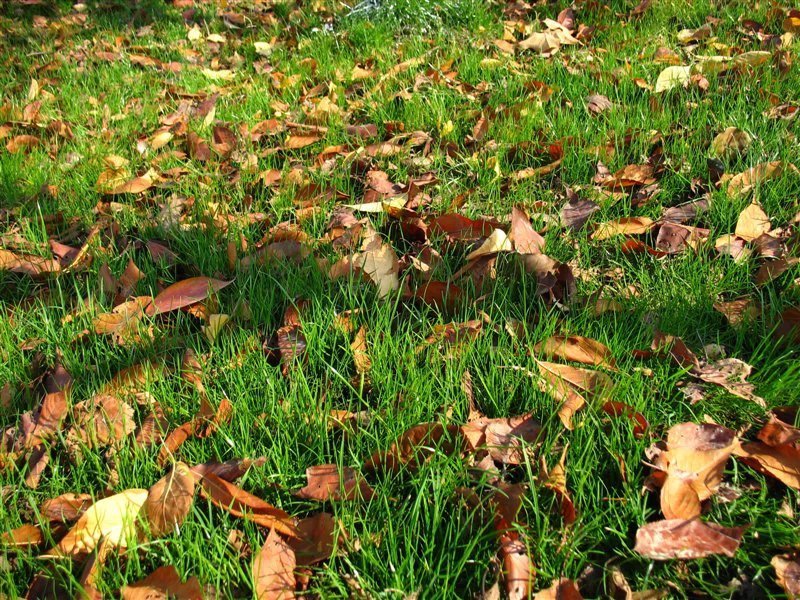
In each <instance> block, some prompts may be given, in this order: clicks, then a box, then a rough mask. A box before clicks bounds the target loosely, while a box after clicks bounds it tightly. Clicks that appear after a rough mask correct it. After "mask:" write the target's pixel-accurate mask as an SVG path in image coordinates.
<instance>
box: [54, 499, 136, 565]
mask: <svg viewBox="0 0 800 600" xmlns="http://www.w3.org/2000/svg"><path fill="white" fill-rule="evenodd" d="M147 494H148V491H147V490H141V489H130V490H125V491H124V492H122V493H120V494H116V495H114V496H109V497H108V498H103V499H102V500H98V501H97V502H95V503H94V504H92V505H91V506H90V507H89V508H87V509H86V512H85V513H83V515H82V516H81V518H80V519H78V521H77V522H76V523H75V525H74V526H73V527H72V529H70V530H69V531H68V532H67V535H65V536H64V538H62V540H61V541H60V542H59V543H58V545H57V546H56V547H55V548H54V549H53V550H51V551H50V552H48V553H47V554H45V555H44V557H61V556H77V555H81V554H86V553H89V552H91V551H92V550H94V549H95V548H96V547H97V545H98V544H99V543H100V540H101V539H102V540H104V541H105V543H106V544H109V545H110V546H111V547H115V548H127V547H128V546H129V545H130V544H131V543H133V542H135V541H136V538H137V535H138V531H137V527H136V521H137V519H138V518H139V513H140V512H141V509H142V505H143V504H144V503H145V500H147Z"/></svg>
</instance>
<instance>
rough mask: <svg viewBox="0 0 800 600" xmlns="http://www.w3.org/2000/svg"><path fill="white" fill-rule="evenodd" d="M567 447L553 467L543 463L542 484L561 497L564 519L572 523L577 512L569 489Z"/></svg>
mask: <svg viewBox="0 0 800 600" xmlns="http://www.w3.org/2000/svg"><path fill="white" fill-rule="evenodd" d="M566 460H567V447H564V451H563V452H562V453H561V458H560V459H559V461H558V464H556V465H555V466H554V467H553V468H551V469H549V470H548V469H547V468H546V466H545V465H544V462H543V463H542V464H543V481H542V485H543V486H544V487H546V488H547V489H549V490H552V491H553V492H554V493H555V494H556V495H557V496H558V498H559V501H560V503H561V517H562V518H563V519H564V524H565V525H572V524H573V523H574V522H575V520H576V519H577V512H576V511H575V504H574V503H573V501H572V498H571V497H570V495H569V491H568V490H567V467H566Z"/></svg>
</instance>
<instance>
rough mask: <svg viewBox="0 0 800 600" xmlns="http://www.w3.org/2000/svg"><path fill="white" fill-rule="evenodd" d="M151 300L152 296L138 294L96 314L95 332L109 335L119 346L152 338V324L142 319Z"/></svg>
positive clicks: (149, 307) (147, 310) (148, 308)
mask: <svg viewBox="0 0 800 600" xmlns="http://www.w3.org/2000/svg"><path fill="white" fill-rule="evenodd" d="M152 301H153V297H152V296H138V297H136V298H132V299H130V300H128V301H126V302H123V303H122V304H119V305H117V306H115V307H114V309H113V310H112V311H111V312H110V313H103V314H100V315H97V317H96V318H95V319H94V322H93V325H94V331H95V333H98V334H101V335H110V336H111V339H112V340H113V341H114V343H115V344H119V345H120V346H127V345H131V344H138V343H141V342H142V341H143V340H145V339H150V338H152V335H153V334H152V326H147V325H146V324H145V321H144V319H145V317H146V315H147V313H148V312H149V311H150V309H151V308H152V306H151V305H152Z"/></svg>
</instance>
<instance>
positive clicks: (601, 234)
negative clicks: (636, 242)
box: [591, 217, 655, 240]
mask: <svg viewBox="0 0 800 600" xmlns="http://www.w3.org/2000/svg"><path fill="white" fill-rule="evenodd" d="M654 226H655V223H654V222H653V220H652V219H650V218H648V217H624V218H622V219H616V220H615V221H606V222H605V223H600V224H599V225H598V226H597V229H595V230H594V232H593V233H592V236H591V237H592V239H593V240H607V239H608V238H610V237H613V236H615V235H641V234H643V233H647V232H648V231H650V230H651V229H652V228H653V227H654Z"/></svg>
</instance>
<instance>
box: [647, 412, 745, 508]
mask: <svg viewBox="0 0 800 600" xmlns="http://www.w3.org/2000/svg"><path fill="white" fill-rule="evenodd" d="M736 444H737V439H736V434H735V433H734V432H733V431H731V430H730V429H727V428H725V427H722V426H721V425H713V424H710V423H701V424H695V423H681V424H679V425H675V426H673V427H672V428H671V429H670V430H669V433H668V434H667V449H666V451H665V452H663V453H662V454H661V456H660V460H661V461H663V462H661V463H660V465H659V466H661V467H662V468H665V469H666V479H665V480H664V482H663V485H662V487H661V512H663V513H664V516H665V517H666V518H667V519H691V518H694V517H697V516H699V515H700V512H701V503H702V502H703V501H705V500H708V499H709V498H710V497H711V496H713V495H714V494H715V493H716V491H717V489H718V488H719V485H720V484H721V483H722V476H723V473H724V470H725V465H726V463H727V462H728V459H729V458H730V456H731V453H732V452H733V450H734V447H735V446H736Z"/></svg>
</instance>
